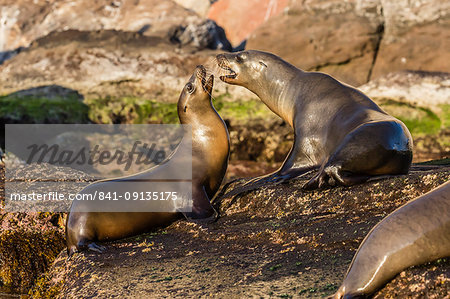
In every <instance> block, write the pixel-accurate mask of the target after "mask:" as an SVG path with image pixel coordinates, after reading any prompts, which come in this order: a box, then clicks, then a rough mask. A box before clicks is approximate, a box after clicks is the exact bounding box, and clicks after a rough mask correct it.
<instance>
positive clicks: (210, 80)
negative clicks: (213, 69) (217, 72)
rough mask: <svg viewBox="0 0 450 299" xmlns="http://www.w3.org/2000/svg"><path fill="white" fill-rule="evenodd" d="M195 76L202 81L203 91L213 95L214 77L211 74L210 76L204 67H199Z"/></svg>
mask: <svg viewBox="0 0 450 299" xmlns="http://www.w3.org/2000/svg"><path fill="white" fill-rule="evenodd" d="M194 76H195V77H196V78H197V79H198V80H199V81H200V83H201V86H202V88H203V90H204V91H205V92H206V93H208V94H211V92H212V88H213V85H214V75H212V74H210V75H209V76H208V72H207V70H206V68H205V67H204V66H203V65H197V68H196V69H195V72H194Z"/></svg>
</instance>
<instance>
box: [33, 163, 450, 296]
mask: <svg viewBox="0 0 450 299" xmlns="http://www.w3.org/2000/svg"><path fill="white" fill-rule="evenodd" d="M448 179H450V168H449V167H448V166H441V167H428V168H427V167H425V166H421V167H418V166H417V167H416V168H415V169H414V170H413V171H411V172H410V174H409V175H405V176H399V177H393V178H390V179H384V180H380V181H374V182H370V183H366V184H362V185H357V186H353V187H349V188H343V187H338V188H331V189H325V190H320V191H314V192H303V191H301V190H300V186H301V185H302V184H303V183H304V182H305V180H302V179H297V180H293V181H291V182H290V183H289V184H283V185H268V186H265V187H263V188H261V189H259V190H256V191H254V192H250V193H248V194H246V195H243V196H241V197H238V198H235V199H232V198H226V197H225V198H221V200H218V201H216V205H217V208H218V209H219V211H220V213H221V218H220V219H219V220H218V221H217V222H215V223H212V224H196V223H189V222H187V221H184V220H181V221H178V222H176V223H174V224H172V225H171V226H169V227H168V228H165V229H161V230H157V231H156V232H154V233H150V234H145V235H141V236H138V237H135V238H129V239H126V240H122V241H117V242H113V243H109V244H107V246H108V250H107V252H106V253H104V254H102V255H99V254H96V253H89V252H88V253H81V254H76V255H75V256H74V257H73V258H72V259H71V260H66V253H65V251H63V252H62V253H61V254H60V256H59V258H58V259H57V261H56V262H55V263H54V265H53V267H52V269H51V271H50V272H49V273H48V274H47V275H45V276H44V277H43V279H42V280H41V283H40V284H39V286H38V287H37V288H35V290H34V295H35V297H39V295H40V296H45V295H48V294H58V296H59V297H60V298H75V297H80V296H82V297H92V296H95V297H99V298H104V297H107V296H109V295H111V294H114V295H115V296H119V297H122V296H125V297H154V296H169V297H177V296H189V297H202V296H214V297H220V298H230V297H242V296H246V297H252V296H258V297H269V296H276V297H286V298H289V297H291V296H292V297H300V298H304V297H323V296H325V295H330V294H332V293H333V292H335V291H336V290H337V288H338V287H339V284H340V283H341V281H342V279H343V277H344V274H345V272H346V269H347V267H348V265H349V264H350V261H351V258H352V256H353V255H354V253H355V251H356V249H357V247H358V245H359V243H360V242H361V241H362V239H363V237H364V236H365V235H366V234H367V233H368V231H369V230H370V228H371V227H373V226H374V225H375V224H376V223H377V222H379V221H380V220H381V219H382V218H383V217H385V216H386V215H387V214H388V213H390V212H392V211H393V210H394V209H395V208H397V207H398V206H400V205H402V204H404V203H406V202H407V201H408V200H411V199H413V198H415V197H417V196H419V195H421V194H423V193H425V192H427V191H429V190H431V189H433V188H435V187H437V186H438V185H440V184H442V183H444V182H446V181H448ZM241 182H242V181H241ZM237 184H239V182H238V183H237ZM234 185H236V184H234ZM231 189H232V186H230V185H229V186H227V187H225V191H227V190H231ZM448 265H449V263H448V261H447V260H441V262H437V263H431V264H428V265H424V266H420V267H415V268H411V269H407V270H405V271H404V272H402V273H401V274H400V275H399V276H398V278H396V279H395V280H393V281H392V282H390V283H388V285H387V286H386V288H385V289H388V290H390V291H389V292H390V293H392V292H394V291H395V294H397V295H398V296H400V297H407V296H414V297H415V296H418V295H425V296H428V297H439V296H440V295H442V294H446V293H448V292H449V291H450V280H449V272H448ZM424 275H426V277H428V279H423V278H422V277H423V276H424ZM405 280H406V281H408V284H407V285H405ZM382 292H383V290H381V294H383V293H382ZM384 294H385V293H384ZM381 296H383V295H381Z"/></svg>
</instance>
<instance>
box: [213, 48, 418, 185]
mask: <svg viewBox="0 0 450 299" xmlns="http://www.w3.org/2000/svg"><path fill="white" fill-rule="evenodd" d="M216 61H217V65H218V67H219V68H220V70H221V72H222V73H224V74H223V75H222V76H220V79H221V80H222V81H224V82H226V83H229V84H233V85H240V86H243V87H246V88H247V89H249V90H250V91H252V92H253V93H255V94H256V95H257V96H258V97H259V98H260V99H261V100H262V101H263V102H264V104H266V105H267V106H268V107H269V108H270V110H272V111H273V112H274V113H276V114H277V115H278V116H280V117H281V118H282V119H284V120H285V121H286V122H287V123H288V124H289V125H291V126H292V127H293V128H294V137H295V138H294V144H293V145H292V148H291V150H290V152H289V155H288V156H287V158H286V160H285V161H284V163H283V165H282V166H281V168H280V169H278V170H277V171H276V172H274V173H272V174H269V175H266V176H263V177H260V178H256V179H254V180H252V181H250V182H249V183H247V185H253V187H254V188H255V187H258V186H261V185H263V184H265V183H266V182H282V181H285V180H288V179H291V178H293V177H296V176H299V175H302V174H305V173H307V172H309V171H311V170H314V169H319V171H318V173H317V175H315V176H314V177H313V178H312V179H311V180H310V181H309V182H308V183H307V184H306V185H305V186H304V188H305V189H316V188H319V187H321V186H323V185H325V184H331V183H334V184H341V185H345V186H348V185H353V184H356V183H361V182H364V181H366V180H368V179H369V178H370V177H373V176H377V175H387V174H392V175H395V174H405V173H407V172H408V170H409V167H410V165H411V160H412V138H411V134H410V133H409V131H408V129H407V128H406V126H405V125H404V124H403V123H402V122H401V121H399V120H398V119H396V118H394V117H392V116H390V115H388V114H387V113H385V112H384V111H383V110H381V109H380V107H378V106H377V105H376V104H375V103H374V102H373V101H372V100H370V99H369V98H368V97H367V96H366V95H364V94H363V93H362V92H360V91H359V90H357V89H355V88H352V87H350V86H348V85H345V84H342V83H340V82H339V81H337V80H335V79H334V78H332V77H331V76H329V75H327V74H324V73H319V72H305V71H302V70H300V69H298V68H296V67H295V66H293V65H291V64H289V63H287V62H286V61H284V60H282V59H281V58H280V57H278V56H275V55H273V54H270V53H265V52H260V51H243V52H238V53H226V54H219V55H217V57H216ZM246 190H251V188H250V187H249V188H246Z"/></svg>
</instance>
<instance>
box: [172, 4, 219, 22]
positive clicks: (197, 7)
mask: <svg viewBox="0 0 450 299" xmlns="http://www.w3.org/2000/svg"><path fill="white" fill-rule="evenodd" d="M174 1H175V2H176V3H177V4H178V5H181V6H182V7H184V8H186V9H189V10H192V11H195V12H196V13H197V14H198V15H199V16H201V17H202V18H206V16H207V15H208V11H209V8H210V6H211V2H213V1H211V0H174Z"/></svg>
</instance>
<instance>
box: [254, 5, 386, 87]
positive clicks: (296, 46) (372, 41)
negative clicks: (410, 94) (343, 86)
mask: <svg viewBox="0 0 450 299" xmlns="http://www.w3.org/2000/svg"><path fill="white" fill-rule="evenodd" d="M316 9H317V11H315V10H313V9H312V8H311V10H305V9H302V7H293V8H290V9H289V11H288V13H287V14H282V15H280V16H277V17H274V18H272V19H271V20H269V21H268V22H267V23H265V24H263V25H262V26H260V27H259V28H258V29H257V30H256V31H254V32H253V33H252V34H251V35H250V37H249V39H248V41H247V45H246V48H247V49H257V50H262V51H267V52H272V53H274V54H276V55H279V56H280V57H282V58H283V59H284V60H287V61H288V62H290V63H292V64H294V65H295V66H297V67H299V68H301V69H303V70H307V71H323V72H326V73H329V74H331V75H332V76H334V77H336V78H337V79H339V80H341V81H344V82H346V83H348V84H351V85H361V84H362V83H365V82H367V78H368V75H369V72H370V70H371V68H372V64H373V59H374V55H375V52H376V48H377V45H378V43H379V40H380V35H379V33H380V30H381V27H380V26H379V25H377V24H374V23H373V22H371V20H369V19H367V18H365V17H361V16H358V15H356V14H355V13H354V11H353V10H351V9H349V7H348V5H346V6H343V7H341V6H336V7H335V6H332V7H331V8H330V7H328V8H327V10H320V9H319V8H316ZM299 32H301V34H299Z"/></svg>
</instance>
